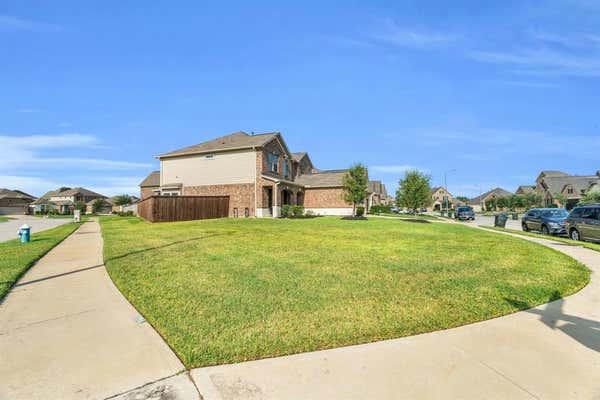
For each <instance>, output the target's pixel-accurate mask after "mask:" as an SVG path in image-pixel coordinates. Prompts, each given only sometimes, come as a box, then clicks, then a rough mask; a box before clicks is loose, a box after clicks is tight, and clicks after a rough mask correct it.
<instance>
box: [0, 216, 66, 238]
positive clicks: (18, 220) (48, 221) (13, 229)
mask: <svg viewBox="0 0 600 400" xmlns="http://www.w3.org/2000/svg"><path fill="white" fill-rule="evenodd" d="M7 216H8V217H10V218H14V219H11V220H9V221H6V222H0V242H4V241H6V240H10V239H18V237H19V236H18V235H17V232H18V231H19V228H20V227H21V226H22V225H24V224H27V225H29V226H30V227H31V233H32V234H34V233H36V232H41V231H45V230H46V229H51V228H54V227H57V226H60V225H64V224H68V223H69V222H71V221H72V220H71V219H70V218H38V217H32V216H30V215H7Z"/></svg>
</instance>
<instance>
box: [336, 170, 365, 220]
mask: <svg viewBox="0 0 600 400" xmlns="http://www.w3.org/2000/svg"><path fill="white" fill-rule="evenodd" d="M368 184H369V174H368V171H367V168H366V167H365V166H364V165H362V164H361V163H357V164H354V165H353V166H352V167H350V169H349V170H348V172H346V174H345V175H344V178H343V180H342V186H343V189H344V199H345V200H346V201H347V202H348V203H351V204H352V215H353V216H356V206H357V205H360V204H363V203H364V201H365V199H366V198H367V186H368Z"/></svg>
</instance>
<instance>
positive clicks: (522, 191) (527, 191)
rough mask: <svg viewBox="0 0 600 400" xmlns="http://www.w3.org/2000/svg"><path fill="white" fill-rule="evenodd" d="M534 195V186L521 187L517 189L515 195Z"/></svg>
mask: <svg viewBox="0 0 600 400" xmlns="http://www.w3.org/2000/svg"><path fill="white" fill-rule="evenodd" d="M531 193H535V186H528V185H521V186H519V187H518V188H517V191H516V192H515V194H517V195H521V196H522V195H525V194H531Z"/></svg>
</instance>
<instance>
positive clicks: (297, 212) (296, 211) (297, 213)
mask: <svg viewBox="0 0 600 400" xmlns="http://www.w3.org/2000/svg"><path fill="white" fill-rule="evenodd" d="M292 214H293V215H294V217H302V216H303V215H304V207H303V206H293V207H292Z"/></svg>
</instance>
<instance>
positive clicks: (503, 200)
mask: <svg viewBox="0 0 600 400" xmlns="http://www.w3.org/2000/svg"><path fill="white" fill-rule="evenodd" d="M496 205H497V206H498V208H500V209H504V208H507V207H508V206H509V200H508V197H498V198H497V199H496Z"/></svg>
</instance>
